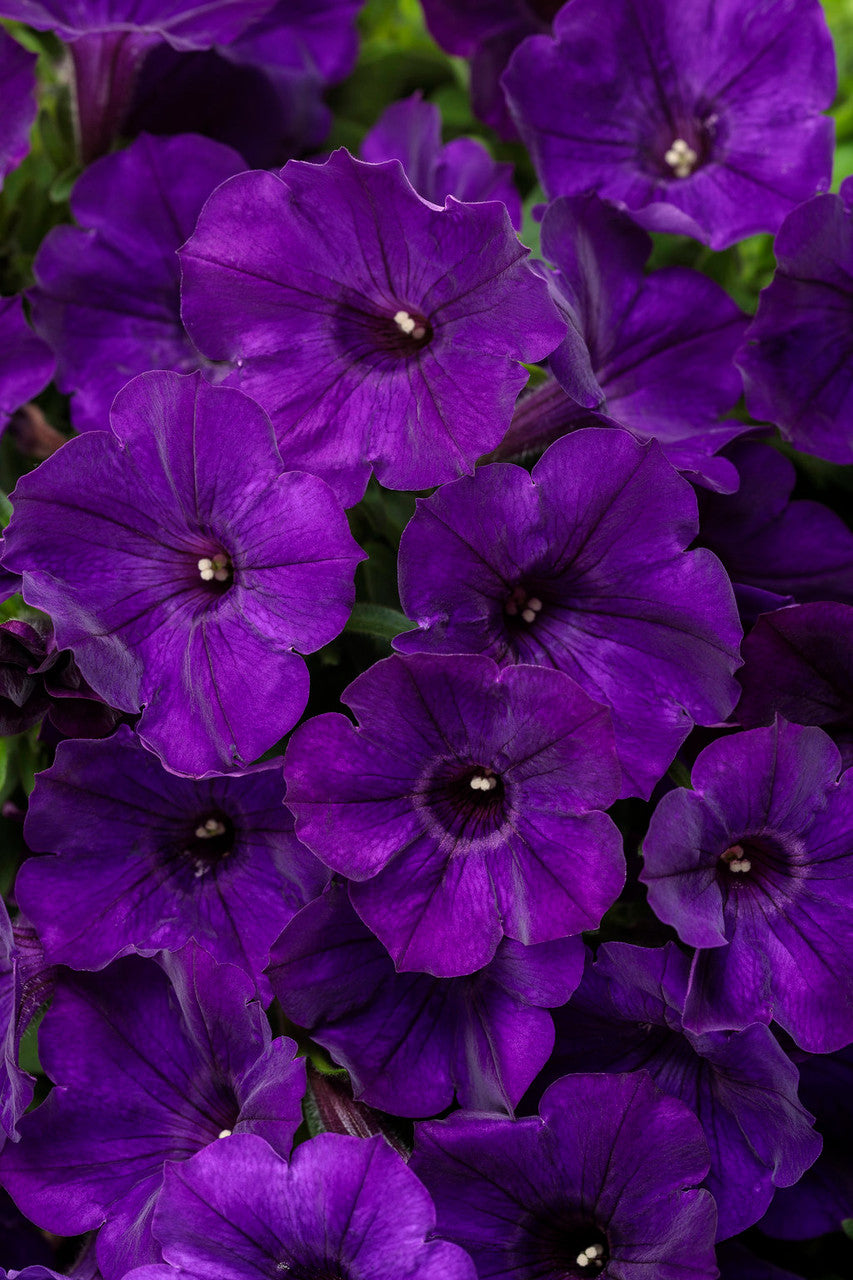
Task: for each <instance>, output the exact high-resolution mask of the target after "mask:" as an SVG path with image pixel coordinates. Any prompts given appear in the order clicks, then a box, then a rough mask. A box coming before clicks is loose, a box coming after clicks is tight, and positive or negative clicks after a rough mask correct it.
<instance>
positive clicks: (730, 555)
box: [697, 440, 853, 720]
mask: <svg viewBox="0 0 853 1280" xmlns="http://www.w3.org/2000/svg"><path fill="white" fill-rule="evenodd" d="M724 457H725V458H726V459H727V460H728V461H730V462H733V463H734V465H735V467H736V468H737V471H738V475H739V476H740V485H739V487H738V489H737V491H736V492H735V493H731V494H729V493H722V494H718V493H711V492H709V491H708V490H707V489H706V490H700V491H698V492H697V497H698V499H699V541H700V542H701V543H702V545H703V546H706V547H709V548H710V549H711V551H713V552H714V553H715V554H716V555H718V556H719V557H720V559H721V560H722V562H723V564H724V565H725V567H726V572H727V573H728V575H729V577H730V578H731V580H732V586H733V587H734V592H735V598H736V599H737V602H738V609H739V610H740V615H741V617H742V618H743V620H744V622H745V623H750V624H751V623H753V622H755V620H756V618H757V617H758V615H759V614H761V613H765V612H769V611H770V610H772V609H778V608H780V607H781V606H783V605H786V604H793V602H794V601H795V600H796V601H818V600H825V601H826V600H837V601H841V602H843V603H845V604H853V533H851V531H850V529H849V528H848V527H847V525H846V524H845V523H844V521H843V520H842V519H841V517H840V516H838V515H836V513H835V512H834V511H831V510H830V509H829V507H826V506H824V505H823V504H822V503H820V502H813V501H810V500H809V499H804V498H797V499H796V500H794V501H791V493H792V490H793V488H794V482H795V479H796V472H795V470H794V467H793V465H792V463H791V462H789V460H788V459H787V458H785V457H783V455H782V454H781V453H779V451H778V450H777V449H774V448H773V447H772V446H771V445H770V444H767V443H765V442H763V441H760V440H735V441H734V442H733V443H732V444H730V445H728V446H727V447H726V449H725V450H724ZM750 644H751V641H750V640H749V638H747V640H746V641H745V643H744V649H743V652H744V659H745V661H746V664H747V666H748V665H749V658H748V653H749V647H750ZM747 666H745V667H743V668H742V669H741V672H740V676H739V678H741V679H742V678H743V677H744V676H745V674H746V671H747ZM765 670H767V671H771V670H772V678H773V680H774V681H776V680H777V679H778V674H779V673H778V672H777V670H776V668H775V667H772V668H771V667H766V668H765ZM784 714H785V715H786V716H787V719H789V720H795V719H796V718H797V717H796V716H792V715H788V713H787V712H786V713H784ZM768 719H772V716H770V717H768Z"/></svg>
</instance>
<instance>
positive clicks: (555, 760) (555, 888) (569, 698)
mask: <svg viewBox="0 0 853 1280" xmlns="http://www.w3.org/2000/svg"><path fill="white" fill-rule="evenodd" d="M344 699H345V701H346V703H347V705H348V706H350V707H351V708H352V709H353V711H354V712H355V714H356V715H357V716H358V720H359V725H358V728H356V727H355V726H354V725H353V724H352V722H351V721H350V720H348V719H347V718H346V717H345V716H342V715H337V714H334V713H331V714H328V715H322V716H317V717H316V718H315V719H314V720H309V721H308V722H307V723H305V724H303V725H300V727H299V728H298V729H297V731H296V732H295V733H294V735H293V737H292V738H291V740H290V743H289V744H288V749H287V755H286V758H285V771H284V776H285V781H286V782H287V799H286V803H287V805H288V807H289V808H290V809H292V810H293V813H294V814H295V816H296V831H297V835H298V836H299V838H300V839H301V840H304V842H305V843H306V844H307V845H308V847H309V849H311V850H313V852H314V853H316V854H317V856H318V857H319V858H320V859H321V861H323V862H325V863H326V864H327V865H328V866H330V867H332V868H333V869H334V870H335V871H338V872H339V873H341V874H342V875H345V876H347V877H348V878H349V879H350V880H352V881H354V882H355V883H353V884H352V885H351V886H350V895H351V898H352V902H353V905H354V907H355V909H356V911H357V912H358V914H359V915H360V916H361V918H362V920H364V922H365V924H367V925H368V927H369V928H370V929H371V930H372V931H373V932H374V933H375V934H376V935H377V937H378V938H379V939H380V941H381V942H382V943H383V944H384V946H385V947H386V948H387V950H388V951H389V952H390V953H391V956H392V958H393V960H394V962H395V964H396V966H397V968H398V969H407V970H409V969H411V970H419V971H422V972H426V973H431V974H434V975H435V976H436V977H457V976H460V975H462V974H468V973H473V972H474V971H475V970H477V969H481V968H483V966H484V965H486V964H488V962H489V961H490V960H491V959H492V957H493V956H494V954H495V949H496V947H497V945H498V943H499V942H500V939H501V937H502V936H503V935H506V936H507V937H509V938H513V939H515V940H516V941H518V942H523V943H525V944H527V943H536V942H550V941H553V940H555V939H557V938H565V937H568V936H570V935H572V934H577V933H580V932H581V931H582V930H583V929H589V928H595V927H596V926H597V924H598V922H599V920H600V919H601V916H602V915H603V914H604V912H605V911H606V910H607V908H608V907H609V906H610V905H611V903H612V902H613V901H614V900H615V899H616V897H617V896H618V894H619V891H620V889H621V888H622V884H623V882H624V876H625V866H624V861H623V856H622V847H621V840H620V837H619V833H618V831H617V830H616V827H615V826H614V825H613V823H612V822H611V821H610V819H609V818H608V817H607V816H606V815H605V814H603V813H601V812H598V810H600V809H604V808H607V807H608V806H609V805H610V804H612V803H613V801H614V800H615V798H616V795H617V792H618V789H619V768H618V764H617V761H616V754H615V750H614V747H613V736H612V729H611V726H610V717H609V715H608V713H607V711H606V709H605V708H604V707H602V706H601V705H600V704H598V703H596V702H593V701H592V699H591V698H589V697H588V696H587V695H586V694H585V693H584V692H583V691H582V690H581V689H580V688H579V687H578V686H577V685H576V684H575V683H574V682H573V681H572V680H570V679H569V678H568V676H564V675H563V674H562V673H561V672H558V671H547V670H544V669H542V668H538V667H528V666H525V667H521V666H519V667H510V668H508V669H506V670H503V671H502V670H501V669H500V668H499V667H497V666H496V665H495V663H494V662H492V661H491V659H490V658H486V657H481V656H479V655H456V656H451V657H444V656H434V655H432V654H415V655H413V656H412V657H407V658H402V657H398V656H395V657H392V658H386V659H385V660H384V661H383V662H378V663H377V664H376V665H375V666H373V667H371V668H370V670H369V671H366V672H365V673H364V674H363V675H361V676H359V677H358V679H357V680H355V681H354V682H353V683H352V684H351V685H350V686H349V688H348V689H347V690H346V691H345V693H344Z"/></svg>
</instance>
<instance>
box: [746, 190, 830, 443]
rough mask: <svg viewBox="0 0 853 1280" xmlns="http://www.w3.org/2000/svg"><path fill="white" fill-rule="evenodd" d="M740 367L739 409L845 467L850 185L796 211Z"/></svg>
mask: <svg viewBox="0 0 853 1280" xmlns="http://www.w3.org/2000/svg"><path fill="white" fill-rule="evenodd" d="M774 252H775V254H776V274H775V276H774V277H773V280H772V281H771V283H770V284H769V285H768V286H767V288H766V289H763V290H762V292H761V297H760V299H759V302H758V314H757V315H756V317H755V320H754V321H753V322H752V324H751V325H750V327H749V331H748V333H747V341H746V345H745V346H744V348H743V350H742V351H741V353H740V355H739V357H738V364H739V365H740V367H741V369H742V371H743V376H744V383H745V385H746V403H747V407H748V408H749V412H750V413H751V414H752V416H753V417H754V418H759V419H761V420H762V421H765V422H772V423H774V425H775V426H777V427H778V428H779V430H780V431H781V433H782V435H783V436H784V438H785V439H786V440H789V441H790V442H791V444H793V445H794V447H795V448H797V449H801V450H803V452H804V453H815V454H817V455H818V456H819V457H821V458H828V459H829V461H830V462H837V463H841V464H842V465H845V464H847V465H849V464H850V463H851V462H853V336H851V331H850V314H851V311H853V179H850V178H848V179H847V180H846V182H844V183H842V186H841V191H840V192H839V194H838V195H820V196H815V198H814V199H813V200H809V201H807V202H806V203H805V204H803V205H801V206H800V207H799V208H798V209H794V211H793V212H792V213H790V214H789V215H788V217H787V218H786V219H785V221H784V223H783V224H782V226H781V228H780V230H779V234H778V235H777V237H776V241H775V244H774Z"/></svg>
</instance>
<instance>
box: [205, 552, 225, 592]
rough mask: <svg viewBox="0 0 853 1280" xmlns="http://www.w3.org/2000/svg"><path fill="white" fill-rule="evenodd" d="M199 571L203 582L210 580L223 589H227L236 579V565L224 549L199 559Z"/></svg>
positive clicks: (215, 586)
mask: <svg viewBox="0 0 853 1280" xmlns="http://www.w3.org/2000/svg"><path fill="white" fill-rule="evenodd" d="M198 573H199V577H200V578H201V580H202V582H208V583H210V585H211V586H212V587H213V588H215V589H219V590H221V591H227V590H228V588H229V587H230V586H231V584H232V583H233V581H234V566H233V565H232V563H231V560H230V558H229V557H228V556H227V555H226V554H225V552H224V551H216V552H214V554H213V555H212V556H202V557H201V559H200V560H199V561H198Z"/></svg>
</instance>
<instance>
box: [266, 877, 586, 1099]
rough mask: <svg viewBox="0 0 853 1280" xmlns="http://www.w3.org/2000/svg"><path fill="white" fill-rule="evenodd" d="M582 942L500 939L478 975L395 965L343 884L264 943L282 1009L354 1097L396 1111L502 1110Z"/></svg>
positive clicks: (543, 1052)
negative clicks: (456, 1106)
mask: <svg viewBox="0 0 853 1280" xmlns="http://www.w3.org/2000/svg"><path fill="white" fill-rule="evenodd" d="M582 969H583V944H582V942H581V940H580V938H563V939H561V940H559V941H557V942H542V943H539V944H538V946H530V947H523V946H521V944H520V943H518V942H512V941H510V940H509V939H508V938H504V939H502V941H501V942H500V943H499V945H498V948H497V951H496V953H495V956H494V959H493V960H492V961H491V962H490V963H489V964H488V965H486V967H485V968H484V969H481V970H480V972H479V973H474V974H471V975H470V977H464V978H433V977H430V976H429V975H427V974H419V973H397V972H396V970H395V969H394V964H393V962H392V960H391V957H390V956H389V955H388V953H387V951H386V950H385V948H384V947H383V946H382V944H381V943H380V942H378V941H377V940H376V938H374V937H373V935H372V934H371V933H370V931H369V930H368V929H367V928H366V927H365V926H364V925H363V924H362V922H361V920H359V918H358V916H357V915H356V914H355V912H354V910H353V908H352V906H351V905H350V903H349V900H348V898H347V893H346V888H345V887H344V886H343V885H340V884H339V885H334V886H333V887H332V888H331V889H330V890H329V892H327V893H325V894H324V895H323V896H322V897H321V898H318V899H317V900H316V901H315V902H312V903H311V904H310V905H309V906H307V907H305V908H304V910H302V911H300V912H299V913H298V915H296V916H294V918H293V920H291V922H290V924H289V925H288V926H287V928H286V929H285V930H284V932H283V933H282V935H281V937H280V938H279V939H278V941H277V942H276V944H275V946H274V947H273V948H272V951H271V954H270V968H269V971H268V972H269V978H270V982H271V983H272V988H273V991H274V992H275V995H276V998H277V999H278V1001H279V1003H280V1004H281V1006H282V1008H283V1009H284V1012H285V1013H286V1014H287V1016H288V1018H290V1020H291V1021H292V1022H294V1023H295V1024H296V1025H297V1026H300V1027H302V1028H304V1029H305V1030H306V1031H307V1032H308V1034H309V1035H310V1036H311V1038H312V1039H313V1040H316V1041H317V1042H318V1043H319V1044H322V1045H323V1047H324V1048H326V1049H328V1050H329V1052H330V1053H331V1055H332V1057H333V1058H334V1059H335V1061H336V1062H339V1063H340V1064H341V1065H342V1066H344V1067H346V1069H347V1071H348V1072H349V1075H350V1079H351V1081H352V1083H353V1087H354V1089H355V1091H356V1097H358V1098H360V1099H361V1100H363V1101H364V1102H367V1103H369V1105H370V1106H372V1107H379V1108H381V1109H382V1110H384V1111H390V1112H393V1113H394V1114H395V1115H404V1116H432V1115H437V1114H438V1112H440V1111H443V1110H445V1108H446V1107H449V1106H450V1104H451V1103H452V1102H453V1099H454V1093H455V1096H456V1098H457V1099H458V1101H459V1103H460V1105H461V1106H463V1107H468V1108H470V1109H472V1110H479V1111H507V1112H510V1113H511V1112H512V1110H513V1108H514V1107H515V1106H516V1105H517V1103H518V1102H519V1101H520V1100H521V1097H522V1095H523V1094H524V1092H525V1090H526V1089H527V1088H528V1086H529V1085H530V1084H531V1083H532V1081H533V1078H534V1076H535V1075H536V1074H537V1073H538V1072H539V1071H540V1070H541V1068H542V1067H544V1065H545V1063H546V1062H547V1060H548V1056H549V1054H550V1052H551V1049H552V1047H553V1043H554V1029H553V1023H552V1021H551V1017H550V1014H549V1013H548V1012H547V1010H548V1008H549V1007H550V1006H553V1005H558V1004H564V1003H565V1001H566V1000H567V999H568V998H569V996H570V995H571V993H572V991H573V990H574V989H575V987H576V986H577V984H578V982H579V981H580V977H581V972H582Z"/></svg>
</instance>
